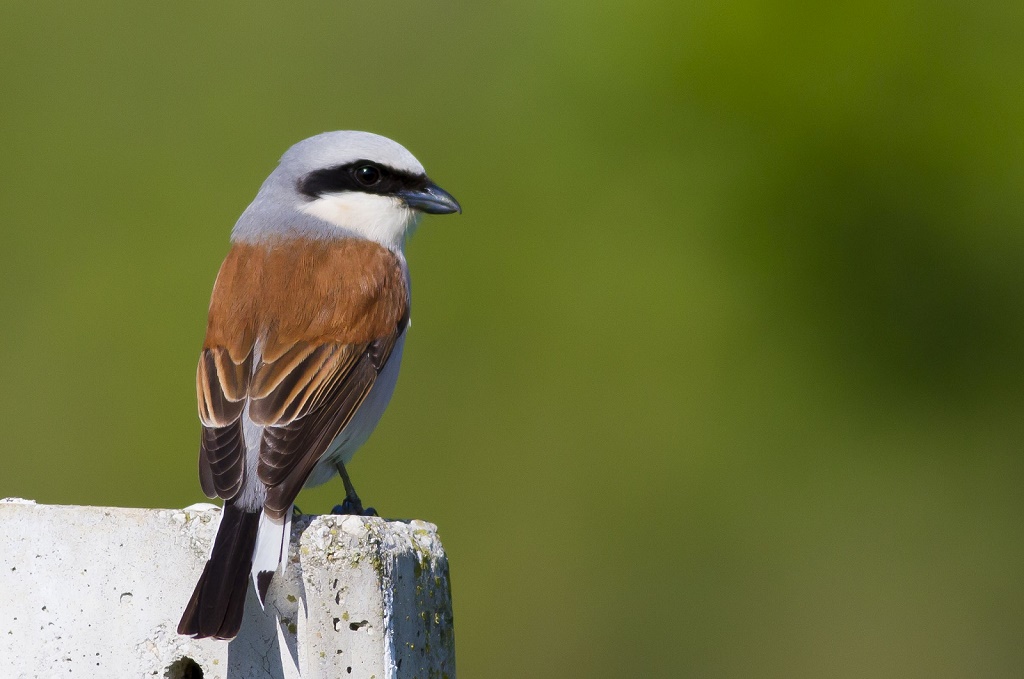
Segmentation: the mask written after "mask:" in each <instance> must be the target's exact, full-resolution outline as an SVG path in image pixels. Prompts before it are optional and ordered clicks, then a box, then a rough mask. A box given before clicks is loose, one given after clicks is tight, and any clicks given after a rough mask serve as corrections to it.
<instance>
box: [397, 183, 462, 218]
mask: <svg viewBox="0 0 1024 679" xmlns="http://www.w3.org/2000/svg"><path fill="white" fill-rule="evenodd" d="M397 195H398V197H399V198H401V199H402V200H404V201H405V204H406V205H408V206H409V207H411V208H412V209H414V210H419V211H420V212H426V213H427V214H431V215H449V214H451V213H453V212H458V213H459V214H462V206H461V205H459V201H457V200H455V196H453V195H452V194H450V193H448V192H447V191H445V190H444V189H442V188H441V187H440V186H438V185H437V184H435V183H434V182H427V185H426V186H425V187H424V188H422V189H414V190H409V191H399V192H398V194H397Z"/></svg>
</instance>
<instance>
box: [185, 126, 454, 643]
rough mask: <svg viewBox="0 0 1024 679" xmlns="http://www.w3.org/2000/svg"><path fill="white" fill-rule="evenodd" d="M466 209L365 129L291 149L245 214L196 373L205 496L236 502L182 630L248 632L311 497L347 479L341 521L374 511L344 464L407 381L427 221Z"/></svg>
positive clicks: (222, 635) (209, 634)
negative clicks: (419, 244)
mask: <svg viewBox="0 0 1024 679" xmlns="http://www.w3.org/2000/svg"><path fill="white" fill-rule="evenodd" d="M461 212H462V207H461V206H460V205H459V202H458V201H457V200H455V198H454V197H453V196H452V195H451V194H450V193H448V192H447V191H445V190H443V189H442V188H440V187H439V186H437V185H436V184H435V183H434V182H433V181H431V180H430V179H429V178H428V177H427V174H426V172H425V170H424V169H423V166H422V165H421V164H420V162H419V161H418V160H416V158H415V157H414V156H413V155H412V154H411V153H410V152H409V151H408V150H406V149H405V148H404V147H403V146H401V145H400V144H398V143H397V142H395V141H392V140H391V139H389V138H387V137H383V136H380V135H377V134H373V133H370V132H360V131H353V130H343V131H336V132H325V133H323V134H318V135H316V136H313V137H310V138H308V139H305V140H303V141H300V142H298V143H297V144H295V145H294V146H292V147H291V148H289V149H288V150H287V151H286V152H285V153H284V155H283V156H281V159H280V161H279V163H278V165H277V167H276V168H275V169H274V170H273V171H272V172H271V173H270V175H269V176H268V177H267V179H266V180H265V181H264V182H263V185H262V186H261V187H260V189H259V191H258V192H257V194H256V197H255V198H254V199H253V201H252V203H250V204H249V206H248V207H247V208H246V209H245V210H244V211H243V212H242V215H241V216H240V217H239V219H238V221H237V222H236V223H235V226H234V228H233V230H232V231H231V244H230V248H229V250H228V253H227V256H226V257H225V259H224V262H223V264H222V265H221V267H220V271H219V273H218V274H217V278H216V281H215V283H214V287H213V293H212V295H211V298H210V307H209V314H208V316H207V325H206V336H205V339H204V341H203V346H202V351H201V353H200V357H199V365H198V368H197V370H196V394H197V400H198V410H199V419H200V422H201V424H202V436H201V441H200V447H199V480H200V485H201V487H202V490H203V492H204V493H205V494H206V495H207V496H208V497H210V498H214V497H220V498H222V499H223V500H224V507H223V510H222V512H221V519H220V524H219V526H218V529H217V534H216V537H215V539H214V543H213V548H212V551H211V553H210V557H209V560H208V561H207V562H206V565H205V567H204V568H203V572H202V575H201V576H200V578H199V581H198V583H197V584H196V587H195V590H194V592H193V594H192V597H191V599H190V600H189V602H188V604H187V605H186V607H185V610H184V613H183V614H182V616H181V622H180V623H179V625H178V633H179V634H182V635H185V636H190V637H194V638H197V639H202V638H216V639H231V638H234V637H235V636H237V634H238V631H239V629H240V627H241V624H242V617H243V612H244V605H245V599H246V595H247V591H248V586H249V580H250V579H251V580H252V582H253V585H254V587H255V589H256V592H257V595H258V597H259V601H260V604H261V605H263V604H264V602H265V599H266V595H267V590H268V588H269V587H270V583H271V580H272V579H273V576H274V574H275V573H276V572H278V570H279V568H282V567H283V564H284V561H285V559H286V557H287V554H288V541H289V534H290V529H291V519H292V512H293V505H294V503H295V498H296V496H297V494H298V492H299V490H300V489H301V488H303V487H308V486H313V485H318V484H321V483H324V482H325V481H327V480H329V479H331V478H332V477H333V476H334V474H336V473H337V474H339V475H340V476H341V478H342V481H343V482H344V484H345V493H346V495H345V501H344V503H343V504H342V505H341V507H340V508H336V510H337V511H339V512H340V513H349V514H367V513H372V510H366V509H364V507H363V506H362V502H361V501H360V499H359V496H358V495H357V494H356V492H355V488H354V487H353V486H352V482H351V480H350V478H349V476H348V473H347V471H346V468H345V465H346V464H347V463H348V462H349V461H350V460H351V459H352V456H353V455H354V454H355V452H356V450H357V449H358V448H359V447H360V446H361V445H363V443H365V442H366V440H367V439H368V438H369V436H370V434H371V433H372V432H373V430H374V428H375V427H376V426H377V423H378V421H379V420H380V418H381V416H382V414H383V413H384V410H385V408H386V407H387V405H388V402H389V401H390V399H391V396H392V394H393V392H394V389H395V383H396V381H397V379H398V371H399V365H400V363H401V360H402V350H403V348H404V345H405V338H406V332H407V330H408V328H409V308H410V279H409V268H408V266H407V264H406V258H405V252H404V250H405V243H406V240H407V238H408V237H409V235H411V232H412V231H413V230H414V228H415V226H416V224H417V222H418V220H419V218H420V216H421V215H423V214H424V213H426V214H451V213H461Z"/></svg>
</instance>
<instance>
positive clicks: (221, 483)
mask: <svg viewBox="0 0 1024 679" xmlns="http://www.w3.org/2000/svg"><path fill="white" fill-rule="evenodd" d="M408 308H409V307H408V289H407V288H406V285H405V275H404V273H403V268H402V266H401V264H400V262H399V260H398V258H397V257H396V256H395V255H394V254H393V253H392V252H391V251H389V250H387V249H386V248H383V247H381V246H380V245H377V244H376V243H373V242H370V241H363V240H354V239H349V240H341V241H331V242H327V241H308V240H301V239H294V240H288V241H277V242H271V243H265V244H243V243H236V244H234V245H233V246H232V249H231V251H230V252H229V253H228V256H227V258H226V259H225V260H224V264H223V265H222V266H221V270H220V273H219V274H218V276H217V283H216V285H215V286H214V292H213V297H212V298H211V301H210V315H209V321H208V324H207V331H206V340H205V343H204V351H203V355H202V357H201V359H200V362H199V371H198V374H197V392H198V395H199V414H200V419H201V420H202V422H203V438H202V444H201V448H200V458H199V470H200V471H199V477H200V482H201V484H202V486H203V491H204V492H206V494H207V495H209V496H210V497H213V495H219V496H220V497H223V498H225V499H230V498H231V497H234V495H235V494H237V493H238V491H239V490H240V489H241V487H242V485H243V484H244V483H245V478H244V477H245V466H246V465H245V457H246V445H245V442H244V439H243V430H242V419H241V418H242V413H243V412H244V410H245V404H246V402H248V403H249V404H250V408H249V416H250V418H251V419H252V420H253V421H254V422H256V423H258V424H261V425H265V427H266V428H265V429H264V437H263V441H262V442H261V452H260V460H259V465H258V475H259V477H260V480H261V481H262V482H263V483H265V484H266V485H267V486H268V499H267V503H268V504H267V511H268V513H270V514H272V515H274V516H281V515H282V514H283V513H284V512H285V511H287V509H288V507H289V506H290V505H291V503H292V501H293V500H294V499H295V495H296V494H297V493H298V490H299V488H301V487H302V485H303V484H304V483H305V481H306V478H308V476H309V473H310V472H311V471H312V469H313V467H314V466H315V465H316V462H317V460H318V459H319V457H320V456H321V455H322V454H323V453H324V452H325V451H326V450H327V447H328V446H329V445H330V442H331V441H332V440H333V439H334V437H335V436H337V434H338V433H339V432H340V431H341V430H342V429H344V427H345V425H347V424H348V423H349V421H351V419H352V417H353V415H354V414H355V412H356V410H357V409H358V407H359V405H360V404H361V403H362V402H363V399H364V398H366V394H367V393H369V390H370V388H371V387H372V386H373V383H374V381H375V380H376V378H377V375H378V374H379V372H380V370H381V369H382V368H383V367H384V364H385V363H386V362H387V359H388V357H390V355H391V351H392V349H393V348H394V345H395V342H396V341H397V339H398V337H399V336H400V335H401V333H402V332H403V331H404V329H405V326H406V324H407V322H408ZM254 345H258V346H259V347H260V348H261V360H260V363H259V365H258V366H255V369H254V366H253V363H252V355H253V353H254V351H253V347H254Z"/></svg>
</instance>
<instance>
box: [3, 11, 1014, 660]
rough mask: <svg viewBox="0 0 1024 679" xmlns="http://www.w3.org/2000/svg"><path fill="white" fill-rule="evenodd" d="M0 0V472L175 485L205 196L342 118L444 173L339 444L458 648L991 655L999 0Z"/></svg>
mask: <svg viewBox="0 0 1024 679" xmlns="http://www.w3.org/2000/svg"><path fill="white" fill-rule="evenodd" d="M4 17H5V18H4V21H3V25H2V27H0V54H2V59H3V61H2V64H3V67H2V68H0V97H2V98H0V115H2V120H3V126H2V132H0V196H2V201H0V214H2V229H3V247H2V248H0V314H2V319H3V320H2V326H0V327H2V331H0V353H2V355H3V357H4V360H3V361H2V362H0V383H2V385H3V389H2V390H0V412H2V413H3V423H4V427H3V429H4V441H3V443H2V445H0V448H2V450H3V451H4V452H3V467H4V470H3V473H2V476H0V496H6V495H16V496H21V497H28V498H33V499H35V500H37V501H40V502H48V503H88V504H100V505H133V506H149V507H180V506H184V505H188V504H190V503H193V502H197V501H200V500H202V499H203V497H202V494H201V492H200V489H199V483H198V480H197V477H196V450H197V444H198V437H199V428H198V423H197V418H196V414H195V402H194V399H195V397H194V373H195V362H196V358H197V356H198V349H199V346H200V342H201V340H202V334H203V330H204V323H205V314H206V306H207V302H208V299H209V293H210V289H211V287H212V284H213V279H214V275H215V274H216V271H217V268H218V266H219V264H220V261H221V259H222V257H223V256H224V254H225V252H226V248H227V237H228V233H229V231H230V228H231V226H232V224H233V223H234V220H235V219H236V217H237V216H238V214H239V213H240V212H241V210H242V209H243V208H244V207H245V205H246V204H247V203H248V202H249V200H251V198H252V196H253V195H254V194H255V191H256V189H257V188H258V186H259V184H260V182H261V181H262V180H263V178H264V177H265V176H266V175H267V174H268V173H269V172H270V170H271V169H272V168H273V166H274V164H275V162H276V160H277V158H278V157H279V156H280V154H281V153H282V152H283V151H284V150H285V149H286V148H287V147H288V146H289V145H290V144H292V143H293V142H295V141H297V140H299V139H302V138H304V137H307V136H309V135H312V134H315V133H318V132H321V131H324V130H330V129H345V128H352V129H366V130H372V131H375V132H379V133H382V134H385V135H388V136H390V137H393V138H395V139H397V140H399V141H400V142H401V143H403V144H404V145H406V146H407V147H408V148H409V149H411V150H412V151H413V153H415V154H416V155H417V156H418V157H419V158H420V160H422V161H423V162H424V164H425V165H426V166H427V168H428V170H429V172H430V174H431V175H432V176H433V177H434V178H435V179H436V180H437V181H438V183H440V184H441V185H442V186H444V187H445V188H447V189H449V190H450V191H451V192H452V193H453V194H455V195H456V196H457V197H458V198H459V200H460V201H461V202H462V204H463V206H464V207H465V214H464V215H462V216H461V217H454V218H444V219H440V218H427V219H426V220H425V223H424V224H423V226H422V227H421V228H420V230H419V232H418V233H417V235H416V237H415V239H414V240H413V241H412V242H411V244H410V247H409V251H408V252H409V259H410V262H411V266H412V271H413V277H414V280H415V285H414V298H415V300H414V311H415V313H414V321H415V323H414V326H413V329H412V331H411V336H410V341H409V343H408V345H407V350H406V356H405V365H404V368H403V375H402V379H401V380H400V382H399V388H398V391H397V394H396V396H395V399H394V401H393V402H392V405H391V408H390V410H389V412H388V414H387V416H386V417H385V418H384V420H383V422H382V425H381V427H380V429H379V431H378V432H377V434H376V435H375V436H374V438H373V439H372V440H371V442H370V443H369V444H368V445H367V446H366V448H365V449H364V450H363V451H362V452H361V453H360V455H359V456H357V457H356V461H355V463H354V464H353V466H352V473H353V476H354V478H355V481H356V485H357V487H358V488H359V489H360V492H361V494H362V495H363V496H364V498H365V499H366V500H368V501H369V502H370V503H371V504H374V505H376V506H377V507H378V508H379V509H380V510H381V511H382V512H383V513H384V514H386V515H388V516H402V517H419V518H424V519H428V520H430V521H433V522H436V523H437V524H438V525H439V526H440V530H441V534H442V536H443V538H444V540H445V545H446V547H447V549H448V551H449V554H450V557H451V561H452V572H453V584H454V597H455V601H454V604H455V617H456V623H457V624H456V635H457V644H458V658H459V672H460V675H461V676H463V677H498V678H504V677H572V676H580V677H623V676H637V677H641V676H642V677H681V676H695V677H753V676H757V677H963V676H976V677H999V676H1005V677H1011V676H1021V675H1022V673H1024V617H1022V615H1024V580H1022V574H1024V534H1022V518H1024V493H1022V490H1021V487H1022V481H1024V462H1022V459H1021V450H1020V449H1021V441H1022V439H1024V418H1022V417H1021V408H1022V405H1024V403H1022V402H1024V365H1022V361H1021V348H1022V346H1024V305H1022V302H1024V300H1022V291H1024V229H1022V226H1024V204H1022V202H1021V199H1020V197H1021V187H1022V181H1024V50H1022V49H1021V42H1020V40H1021V35H1022V31H1024V5H1022V4H1021V3H1019V2H989V3H968V2H940V3H931V2H917V3H914V2H897V3H889V2H871V1H869V2H860V3H855V4H844V5H836V6H830V5H822V6H817V5H814V4H811V3H802V2H801V3H785V2H767V3H758V2H750V1H744V0H726V2H700V3H692V2H679V1H678V0H676V1H673V2H663V3H661V4H657V3H637V2H626V1H619V2H587V3H584V2H562V3H543V2H534V3H518V2H516V3H513V2H501V1H499V2H492V3H462V4H460V5H454V4H448V3H438V2H416V3H397V2H396V3H384V4H382V3H373V4H371V5H365V4H361V3H330V4H318V5H314V4H312V3H298V4H296V3H291V4H290V6H289V7H286V8H285V7H272V6H270V5H269V3H240V2H236V3H215V4H198V3H195V4H190V5H188V6H183V5H180V6H179V5H177V4H175V3H163V4H159V5H158V4H148V3H147V4H137V3H124V4H122V5H109V4H108V5H103V4H102V3H89V6H88V7H86V6H84V5H82V4H76V3H46V2H39V3H5V4H4ZM341 495H342V488H341V484H340V483H331V484H329V485H328V486H326V487H323V488H320V489H317V490H315V491H307V492H305V493H304V494H303V495H302V496H300V505H301V506H302V507H303V509H304V510H305V511H307V512H311V511H312V512H322V511H327V510H328V509H329V508H330V507H331V506H332V505H333V504H334V503H335V502H336V501H337V500H338V499H339V498H340V497H341Z"/></svg>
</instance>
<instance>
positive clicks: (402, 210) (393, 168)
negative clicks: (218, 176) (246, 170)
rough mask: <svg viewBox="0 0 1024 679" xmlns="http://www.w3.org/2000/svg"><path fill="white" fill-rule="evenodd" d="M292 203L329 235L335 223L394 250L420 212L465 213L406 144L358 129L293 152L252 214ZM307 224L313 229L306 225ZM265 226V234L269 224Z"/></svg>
mask: <svg viewBox="0 0 1024 679" xmlns="http://www.w3.org/2000/svg"><path fill="white" fill-rule="evenodd" d="M280 203H285V205H281V204H280ZM285 207H288V208H291V209H292V210H295V211H297V212H299V213H301V214H302V215H304V216H306V217H311V218H313V221H316V222H319V223H321V225H326V227H327V230H326V233H327V235H328V237H329V234H330V231H331V229H332V228H334V229H337V230H338V235H345V234H346V233H349V234H353V235H356V236H360V237H363V238H368V239H371V240H374V241H377V242H379V243H381V244H383V245H385V246H388V247H392V248H398V247H401V245H402V243H403V241H404V239H405V236H406V234H407V233H408V232H409V229H410V228H411V227H412V226H413V225H414V224H415V223H416V220H417V218H418V217H419V216H420V214H422V213H428V214H450V213H453V212H462V207H461V206H460V205H459V203H458V201H456V200H455V198H454V197H453V196H452V195H451V194H449V193H448V192H447V191H445V190H444V189H442V188H441V187H439V186H437V185H436V184H434V183H433V182H432V181H431V180H430V179H429V178H428V177H427V174H426V172H425V171H424V169H423V165H421V164H420V162H419V161H418V160H416V158H415V157H414V156H413V155H412V154H411V153H409V151H407V150H406V149H405V147H403V146H402V145H401V144H398V143H397V142H394V141H392V140H391V139H388V138H387V137H382V136H380V135H377V134H372V133H370V132H357V131H351V130H345V131H339V132H325V133H323V134H318V135H316V136H315V137H310V138H309V139H304V140H303V141H300V142H299V143H297V144H295V145H294V146H292V147H291V148H290V149H288V151H286V152H285V154H284V155H283V156H282V157H281V161H280V163H279V164H278V167H277V169H275V170H274V172H273V173H272V174H271V175H270V177H268V178H267V180H266V182H264V184H263V187H262V188H261V189H260V193H259V195H257V197H256V200H255V201H253V204H252V205H251V206H250V208H249V210H247V211H246V212H247V213H250V214H249V216H250V218H251V217H253V216H261V215H260V213H264V212H267V210H268V208H269V209H270V211H271V212H279V211H280V209H281V208H285ZM254 212H255V213H256V214H255V215H253V214H251V213H254ZM262 216H265V215H262ZM245 220H246V215H243V216H242V219H240V220H239V224H238V225H237V226H236V233H237V232H238V230H239V228H240V227H243V226H247V225H245V224H243V221H245ZM278 221H279V223H281V228H293V227H294V226H295V225H294V223H293V220H284V221H281V220H278ZM308 228H313V227H311V226H309V225H307V226H305V227H303V229H302V230H304V229H308ZM248 230H251V229H248ZM260 230H261V231H264V232H265V231H266V230H267V225H263V227H262V228H261V229H260ZM321 235H323V234H321Z"/></svg>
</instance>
